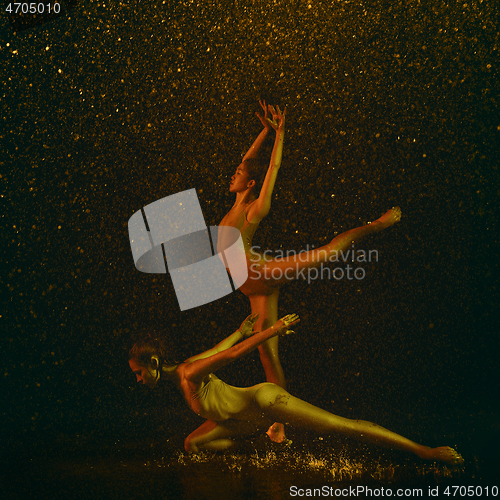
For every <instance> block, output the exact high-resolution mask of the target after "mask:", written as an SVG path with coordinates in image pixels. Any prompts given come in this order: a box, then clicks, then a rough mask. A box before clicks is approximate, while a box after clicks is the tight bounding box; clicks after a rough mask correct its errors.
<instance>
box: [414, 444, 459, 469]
mask: <svg viewBox="0 0 500 500" xmlns="http://www.w3.org/2000/svg"><path fill="white" fill-rule="evenodd" d="M424 448H425V449H424V450H423V451H422V452H421V453H418V456H419V457H420V458H424V459H426V460H437V461H439V462H444V463H446V464H449V465H460V464H462V463H463V462H464V459H463V458H462V455H460V453H458V452H457V451H455V450H454V449H453V448H450V447H449V446H440V447H439V448H428V447H427V446H425V447H424Z"/></svg>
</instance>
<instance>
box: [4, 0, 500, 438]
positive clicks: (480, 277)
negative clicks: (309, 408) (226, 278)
mask: <svg viewBox="0 0 500 500" xmlns="http://www.w3.org/2000/svg"><path fill="white" fill-rule="evenodd" d="M167 3H168V6H167V4H164V3H162V2H159V1H151V2H135V1H133V2H129V3H126V4H125V3H120V4H118V3H117V2H107V3H106V4H103V3H97V2H92V3H89V2H80V3H79V4H78V5H77V6H76V7H75V8H74V9H73V10H72V11H71V13H70V15H69V16H66V17H62V18H59V19H57V20H55V21H52V22H50V23H47V24H43V25H41V26H38V27H35V28H31V29H26V30H24V31H19V32H14V31H13V30H12V28H11V27H10V25H9V24H8V19H7V17H6V16H3V17H1V21H0V22H1V29H2V37H1V48H0V54H1V57H2V59H3V60H4V62H3V63H2V65H1V68H0V72H1V74H2V77H1V83H0V85H1V95H2V99H1V104H0V106H1V123H2V130H1V135H0V138H1V141H2V155H1V158H0V165H1V166H2V173H1V180H2V184H3V195H2V196H3V200H4V201H5V202H6V203H5V205H4V207H5V212H4V217H3V218H2V221H3V224H2V226H3V227H2V229H3V231H4V236H3V251H2V255H1V263H2V281H3V290H4V292H5V294H4V297H5V299H6V300H5V301H4V308H3V313H2V323H3V327H2V336H1V343H2V347H1V352H2V370H3V375H2V381H3V389H2V399H3V401H4V402H5V404H3V405H2V406H3V409H2V410H1V413H2V418H3V419H4V424H2V431H3V433H4V434H5V436H4V439H3V442H4V444H5V443H7V444H8V446H11V445H12V444H15V443H31V444H33V443H36V442H44V441H51V440H54V439H61V438H62V437H67V438H68V439H76V437H77V436H101V437H106V436H113V437H116V436H118V437H121V438H122V439H126V438H132V437H134V436H135V437H140V436H141V435H142V434H141V433H144V432H146V430H145V429H144V426H142V425H141V422H144V420H141V419H144V412H145V411H146V412H147V408H149V407H153V408H156V410H157V411H158V415H162V416H163V417H162V420H161V422H163V423H162V425H161V428H160V427H159V429H160V430H159V431H158V429H157V430H156V431H154V432H159V433H160V431H161V435H162V436H164V437H165V438H169V437H171V436H176V435H177V434H178V433H179V428H178V427H177V424H176V420H175V418H174V417H175V415H176V414H177V412H178V411H179V412H180V415H181V416H182V419H184V418H188V419H190V418H192V419H193V420H192V421H193V423H196V422H197V420H196V417H190V416H189V417H188V415H189V414H188V410H187V409H184V408H182V401H181V400H180V398H179V397H177V396H176V395H174V393H173V391H170V392H169V391H168V390H167V392H151V393H147V392H145V391H144V390H143V388H142V387H136V385H135V381H134V378H133V375H132V374H131V373H129V369H128V366H127V357H126V350H127V347H128V341H129V338H130V335H131V334H132V333H134V332H137V331H141V329H142V330H146V329H150V328H153V329H156V330H158V331H162V332H164V334H165V336H166V337H167V338H168V339H169V341H170V342H171V343H172V348H173V349H175V350H176V351H177V353H178V357H179V358H181V357H182V356H187V355H189V354H193V353H194V352H197V351H200V350H202V349H206V348H209V347H211V346H212V345H213V344H215V343H216V342H217V341H218V340H219V339H221V338H222V337H223V336H225V335H227V334H229V333H230V332H232V331H233V330H234V329H235V328H236V327H237V326H238V325H239V324H240V322H241V320H242V319H243V318H244V317H245V316H246V315H247V314H248V313H249V304H248V301H247V299H246V298H245V297H244V296H243V295H242V294H241V293H239V292H238V293H234V294H232V295H230V296H228V297H226V298H224V299H221V300H219V301H217V302H214V303H211V304H209V305H206V306H203V307H200V308H197V309H193V310H190V311H186V312H183V313H181V312H180V311H179V308H178V305H177V301H176V298H175V294H174V290H173V286H172V283H171V280H170V278H169V276H168V275H167V276H165V275H146V274H140V273H139V272H138V271H136V269H135V268H134V264H133V260H132V255H131V251H130V244H129V241H128V233H127V222H128V219H129V217H130V216H131V215H132V214H133V213H134V212H135V211H137V210H139V209H140V208H141V207H143V206H145V205H147V204H148V203H151V202H153V201H155V200H157V199H160V198H162V197H164V196H168V195H169V194H174V193H177V192H179V191H182V190H185V189H190V188H196V190H197V192H198V196H199V198H200V202H201V205H202V209H203V212H204V216H205V220H206V222H207V224H209V225H216V224H218V222H219V221H220V219H221V218H222V216H223V215H224V214H225V212H226V211H227V210H228V209H229V208H230V206H231V204H232V201H233V198H232V195H230V194H229V193H228V182H229V178H230V175H231V174H232V173H233V171H234V168H235V167H236V165H238V163H239V161H240V158H241V156H242V154H244V152H245V151H246V149H247V148H248V147H249V146H250V144H251V142H252V141H253V139H254V138H255V136H256V135H257V134H258V133H259V131H260V122H259V121H258V119H257V118H256V117H255V116H254V112H255V111H257V110H259V106H258V100H259V98H264V99H266V100H267V101H268V102H269V103H274V104H279V105H281V106H285V105H286V106H287V137H286V143H285V152H284V158H283V166H282V169H281V171H280V174H279V179H278V183H277V187H276V189H275V196H274V199H273V206H272V209H271V213H270V215H269V216H268V217H267V219H266V220H265V221H264V222H263V223H262V224H261V228H260V229H259V232H258V233H257V237H256V239H255V241H254V243H255V244H258V245H261V246H262V247H263V248H264V247H265V248H270V249H278V248H283V249H297V250H298V249H301V248H305V246H306V245H307V244H309V245H316V246H317V245H319V244H322V243H324V242H326V241H327V240H328V239H329V238H331V237H332V236H333V235H334V234H335V232H339V231H343V230H346V229H349V228H351V227H355V226H357V225H360V224H361V223H365V222H366V221H368V220H373V218H376V217H378V216H379V215H381V214H382V213H383V212H385V211H386V210H387V209H388V208H389V207H391V206H394V205H399V206H401V208H402V211H403V219H402V221H401V223H400V224H399V225H397V226H395V227H394V228H392V229H390V230H388V231H386V232H384V233H383V234H380V235H377V236H376V237H373V238H371V239H369V240H366V241H364V242H363V243H362V244H361V245H360V246H359V248H363V249H366V250H369V249H376V250H378V252H379V261H378V262H376V263H373V262H372V263H371V264H369V265H365V266H364V268H365V271H366V278H365V279H364V280H351V281H349V280H342V281H335V280H330V281H328V280H322V281H316V282H314V283H310V284H308V283H307V282H296V283H293V284H292V285H290V286H287V287H285V288H284V289H283V291H282V296H281V302H280V313H282V314H283V315H284V314H285V313H289V312H297V313H298V314H300V316H301V318H302V322H301V323H300V326H299V327H298V328H297V334H296V335H295V336H293V337H288V338H286V339H284V340H283V341H282V343H281V346H282V347H281V352H282V359H283V363H284V366H285V371H286V373H287V378H288V381H289V389H290V390H291V392H293V393H295V394H297V395H299V396H301V397H304V398H305V399H307V400H309V401H311V402H313V403H316V404H319V405H321V406H324V407H326V408H328V409H330V410H332V411H334V412H337V413H340V414H343V415H345V416H356V417H359V418H367V419H370V420H378V421H380V420H382V421H381V422H380V423H382V424H386V425H388V426H389V425H392V427H394V426H395V424H396V423H397V424H398V425H397V426H396V429H399V430H404V429H407V428H408V427H409V426H412V427H413V428H415V427H416V428H418V429H421V430H420V431H418V432H422V433H426V432H429V431H430V429H432V420H429V419H428V416H429V415H430V416H432V415H433V414H434V413H435V412H440V413H441V414H443V413H444V414H446V412H449V413H450V415H452V414H453V415H458V414H459V413H460V412H462V413H464V414H468V415H473V414H478V413H481V412H483V413H484V412H492V411H495V409H496V408H495V404H496V396H497V395H498V370H497V368H496V364H497V358H498V322H497V314H496V309H497V308H498V291H497V279H498V261H497V250H498V220H497V218H496V217H497V206H498V186H499V184H498V144H499V135H500V121H499V106H498V103H499V101H498V45H497V44H498V25H497V24H495V22H496V19H497V15H498V12H497V11H498V6H497V5H496V2H482V1H479V0H472V1H470V2H467V3H462V2H455V1H453V2H451V1H450V2H447V1H446V2H445V1H437V2H427V1H417V0H408V1H395V2H394V1H391V2H389V1H384V2H377V3H375V2H373V3H366V2H361V1H358V0H355V1H352V2H337V1H336V2H324V1H323V2H321V1H311V2H305V1H297V2H286V1H278V2H274V3H273V4H272V5H269V2H256V3H255V4H254V5H252V6H251V7H250V6H246V7H245V6H244V5H243V2H236V1H234V2H217V1H205V2H202V3H194V2H187V1H172V2H167ZM271 145H272V144H269V145H268V149H267V153H266V154H269V152H270V147H271ZM220 375H221V376H222V377H223V378H224V379H225V380H227V381H228V382H232V383H234V384H251V383H256V382H260V381H262V380H263V373H262V369H261V366H260V363H259V361H258V358H257V356H256V355H253V356H249V357H248V359H245V360H241V362H238V363H237V364H235V365H234V366H231V367H227V368H225V369H224V370H223V371H222V372H221V374H220ZM172 405H173V406H172ZM165 415H168V416H169V417H168V419H167V418H166V417H165ZM158 418H159V417H158ZM157 420H158V419H157ZM159 421H160V420H158V422H159ZM148 422H149V421H148ZM155 422H156V421H155ZM189 422H191V421H189ZM179 425H181V424H179ZM181 426H182V425H181ZM190 426H191V427H192V424H190ZM147 432H152V431H151V429H149V430H148V431H147ZM180 442H181V441H180Z"/></svg>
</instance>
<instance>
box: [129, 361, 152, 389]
mask: <svg viewBox="0 0 500 500" xmlns="http://www.w3.org/2000/svg"><path fill="white" fill-rule="evenodd" d="M151 361H153V360H151ZM128 364H129V366H130V369H131V370H132V371H133V372H134V373H135V376H136V378H137V382H142V383H143V384H144V385H147V386H148V387H150V388H152V387H154V386H155V385H156V383H157V382H158V380H157V370H155V369H154V368H151V367H147V366H142V365H140V364H139V363H138V362H137V361H136V360H135V359H130V360H129V362H128Z"/></svg>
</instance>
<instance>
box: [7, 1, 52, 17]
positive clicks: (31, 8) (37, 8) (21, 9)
mask: <svg viewBox="0 0 500 500" xmlns="http://www.w3.org/2000/svg"><path fill="white" fill-rule="evenodd" d="M5 10H6V11H7V12H9V13H10V14H43V13H47V14H51V13H52V12H53V13H54V14H59V12H61V4H60V3H36V2H33V3H27V2H15V3H9V4H8V5H7V7H6V9H5Z"/></svg>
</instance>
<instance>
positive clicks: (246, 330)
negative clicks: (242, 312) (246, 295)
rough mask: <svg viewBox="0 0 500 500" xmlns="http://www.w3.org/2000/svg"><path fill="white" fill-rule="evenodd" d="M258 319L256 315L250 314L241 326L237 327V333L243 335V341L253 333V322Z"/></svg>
mask: <svg viewBox="0 0 500 500" xmlns="http://www.w3.org/2000/svg"><path fill="white" fill-rule="evenodd" d="M258 319H259V315H258V314H250V316H248V318H246V319H245V321H243V323H241V326H240V327H239V331H240V332H241V334H242V335H243V338H244V339H247V338H248V337H251V336H252V335H253V334H254V333H256V332H254V331H253V325H255V322H256V321H257V320H258Z"/></svg>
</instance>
